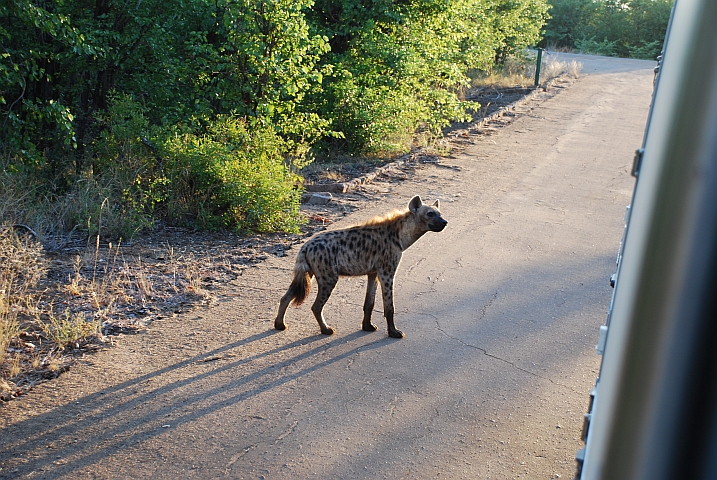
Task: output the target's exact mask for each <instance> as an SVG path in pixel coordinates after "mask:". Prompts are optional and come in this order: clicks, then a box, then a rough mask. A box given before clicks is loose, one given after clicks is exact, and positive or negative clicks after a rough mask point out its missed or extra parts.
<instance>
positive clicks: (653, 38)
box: [541, 0, 674, 59]
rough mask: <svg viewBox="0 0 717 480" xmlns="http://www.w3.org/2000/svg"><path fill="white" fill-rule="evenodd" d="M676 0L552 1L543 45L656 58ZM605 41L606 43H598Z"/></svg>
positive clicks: (606, 53) (605, 53)
mask: <svg viewBox="0 0 717 480" xmlns="http://www.w3.org/2000/svg"><path fill="white" fill-rule="evenodd" d="M673 3H674V0H550V6H551V10H550V14H551V17H552V18H551V19H550V20H548V23H547V25H546V27H545V34H544V37H543V41H542V43H541V45H542V46H551V47H558V48H560V47H564V48H568V49H572V48H575V49H578V50H580V51H583V52H589V53H597V54H601V55H610V56H620V57H628V56H629V57H635V58H646V59H654V58H655V57H656V56H657V55H658V54H659V52H660V49H661V47H662V43H663V41H664V38H665V32H666V31H667V23H668V22H669V19H670V11H671V9H672V5H673ZM597 39H603V40H597Z"/></svg>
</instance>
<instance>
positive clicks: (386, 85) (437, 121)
mask: <svg viewBox="0 0 717 480" xmlns="http://www.w3.org/2000/svg"><path fill="white" fill-rule="evenodd" d="M546 11H547V4H546V3H545V1H544V0H514V1H512V0H497V1H486V0H455V1H448V0H423V1H406V2H389V1H375V2H369V3H366V2H361V1H358V0H342V1H339V2H335V1H333V0H319V1H317V2H316V5H315V6H314V8H313V9H312V11H311V12H310V13H309V15H311V18H312V21H313V23H315V24H316V25H317V28H319V29H320V31H321V32H323V33H324V34H325V35H326V36H328V37H329V38H330V42H329V43H330V45H331V53H330V54H329V55H327V56H326V57H325V60H324V61H325V62H327V63H330V64H332V65H333V67H334V74H333V75H332V76H330V77H329V78H328V79H327V80H328V81H327V82H325V84H324V90H323V92H322V94H321V95H320V97H319V98H313V100H314V101H315V104H316V107H315V108H316V110H317V111H319V112H320V114H321V115H322V116H323V117H325V118H328V119H330V120H331V122H332V123H331V125H332V127H333V128H334V129H335V130H337V131H339V132H341V135H340V136H339V138H338V139H337V140H334V141H333V142H332V143H333V146H334V147H335V148H344V149H348V150H350V151H353V152H359V153H369V154H389V155H390V154H393V153H397V152H402V151H405V150H406V149H408V148H410V146H411V137H412V135H413V134H414V133H415V131H416V130H417V129H419V128H420V129H424V130H428V131H429V132H432V133H433V134H439V132H440V130H441V128H442V127H444V126H446V125H448V123H450V122H451V121H457V120H463V119H465V118H467V117H466V111H467V109H468V108H470V107H471V105H469V104H467V103H465V102H461V101H459V99H458V96H457V92H458V91H459V90H460V88H461V87H463V86H465V85H466V84H467V82H468V78H467V72H468V70H469V69H471V68H484V69H489V68H491V66H492V64H493V63H494V62H495V61H496V60H502V59H504V58H505V56H506V55H509V54H511V53H515V52H517V51H520V50H522V49H524V48H525V47H526V46H528V45H530V44H532V43H535V42H537V41H538V40H539V35H540V28H541V26H542V24H543V22H544V19H545V15H546Z"/></svg>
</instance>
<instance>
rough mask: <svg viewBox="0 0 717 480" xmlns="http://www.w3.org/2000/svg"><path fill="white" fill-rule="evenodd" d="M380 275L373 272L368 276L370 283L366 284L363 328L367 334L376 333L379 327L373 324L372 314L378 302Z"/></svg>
mask: <svg viewBox="0 0 717 480" xmlns="http://www.w3.org/2000/svg"><path fill="white" fill-rule="evenodd" d="M377 277H378V274H377V273H376V272H372V273H369V274H368V283H367V284H366V300H364V302H363V324H362V325H361V328H362V329H363V330H364V331H366V332H375V331H376V329H377V328H378V327H376V325H374V324H373V323H371V314H372V313H373V306H374V304H375V302H376V287H377V285H378V282H377Z"/></svg>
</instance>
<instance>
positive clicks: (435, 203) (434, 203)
mask: <svg viewBox="0 0 717 480" xmlns="http://www.w3.org/2000/svg"><path fill="white" fill-rule="evenodd" d="M433 206H434V207H436V208H440V207H439V206H438V200H436V201H435V202H433Z"/></svg>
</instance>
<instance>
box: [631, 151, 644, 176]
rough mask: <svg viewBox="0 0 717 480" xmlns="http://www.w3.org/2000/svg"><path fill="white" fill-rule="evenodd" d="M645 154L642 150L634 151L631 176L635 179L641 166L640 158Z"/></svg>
mask: <svg viewBox="0 0 717 480" xmlns="http://www.w3.org/2000/svg"><path fill="white" fill-rule="evenodd" d="M644 154H645V149H644V148H638V149H637V150H635V158H633V159H632V176H633V177H635V178H637V176H638V175H639V174H640V167H641V166H642V156H643V155H644Z"/></svg>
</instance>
